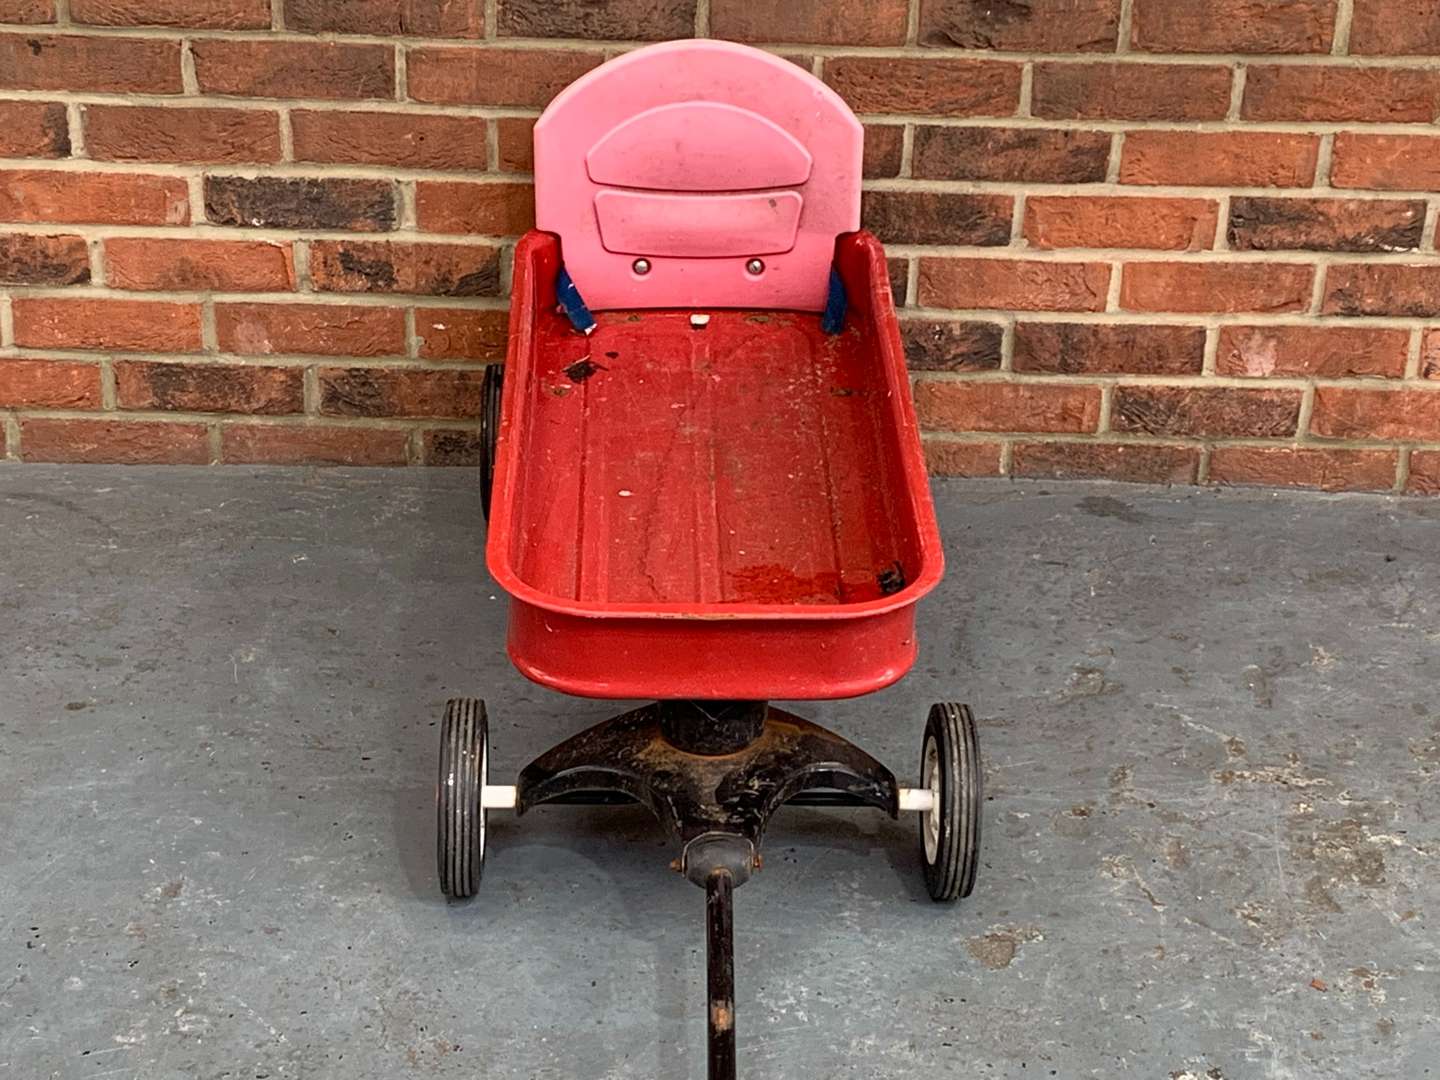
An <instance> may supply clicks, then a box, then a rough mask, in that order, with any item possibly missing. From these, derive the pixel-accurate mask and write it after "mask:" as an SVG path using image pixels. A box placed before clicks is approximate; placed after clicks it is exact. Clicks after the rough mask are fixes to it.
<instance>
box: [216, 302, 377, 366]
mask: <svg viewBox="0 0 1440 1080" xmlns="http://www.w3.org/2000/svg"><path fill="white" fill-rule="evenodd" d="M215 330H216V334H217V336H218V338H219V343H220V349H221V351H223V352H233V353H240V354H241V355H244V356H267V355H276V354H307V355H314V356H398V355H401V354H403V353H404V352H405V312H404V311H402V310H401V309H400V308H388V307H356V306H350V305H340V304H217V305H216V306H215Z"/></svg>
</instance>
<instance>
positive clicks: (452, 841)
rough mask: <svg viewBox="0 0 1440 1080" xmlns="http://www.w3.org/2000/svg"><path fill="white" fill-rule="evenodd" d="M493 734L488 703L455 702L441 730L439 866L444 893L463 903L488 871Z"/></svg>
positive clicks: (437, 794) (437, 808)
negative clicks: (486, 799)
mask: <svg viewBox="0 0 1440 1080" xmlns="http://www.w3.org/2000/svg"><path fill="white" fill-rule="evenodd" d="M489 758H490V735H489V729H488V726H487V724H486V721H485V703H484V702H483V701H481V700H479V699H478V698H451V699H450V700H449V701H448V702H446V703H445V723H444V724H443V725H442V726H441V729H440V775H439V782H438V783H437V784H436V787H435V814H436V840H437V843H436V861H437V865H438V868H439V871H440V888H441V889H442V890H444V893H445V895H446V896H448V897H450V898H452V899H455V900H463V899H466V898H467V897H471V896H474V895H475V892H476V890H477V889H479V887H480V871H481V870H482V869H483V868H484V866H485V810H484V809H483V808H482V807H481V805H480V793H481V791H482V790H483V789H484V787H485V780H486V778H487V776H488V775H489Z"/></svg>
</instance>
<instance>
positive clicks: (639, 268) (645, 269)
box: [630, 259, 650, 274]
mask: <svg viewBox="0 0 1440 1080" xmlns="http://www.w3.org/2000/svg"><path fill="white" fill-rule="evenodd" d="M630 269H632V270H634V271H635V272H636V273H637V274H648V273H649V272H650V260H649V259H636V260H635V261H634V262H633V263H631V264H630Z"/></svg>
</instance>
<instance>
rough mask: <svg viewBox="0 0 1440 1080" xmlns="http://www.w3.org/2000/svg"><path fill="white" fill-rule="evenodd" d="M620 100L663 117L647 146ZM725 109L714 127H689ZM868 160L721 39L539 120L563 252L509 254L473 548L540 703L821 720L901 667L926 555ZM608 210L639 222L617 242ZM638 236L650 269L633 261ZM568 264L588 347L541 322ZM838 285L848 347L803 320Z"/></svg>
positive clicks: (574, 94) (927, 568)
mask: <svg viewBox="0 0 1440 1080" xmlns="http://www.w3.org/2000/svg"><path fill="white" fill-rule="evenodd" d="M627 62H628V67H629V68H630V69H631V70H628V71H627V70H626V67H627ZM800 77H803V78H800ZM637 82H638V83H639V84H640V85H643V86H645V87H647V88H648V89H649V91H650V93H651V94H652V95H658V97H659V98H660V99H663V100H662V101H661V103H660V104H659V105H658V106H652V107H651V109H650V115H652V116H655V115H656V114H657V113H658V117H657V119H656V120H655V122H654V124H653V125H652V127H651V128H650V129H649V130H646V129H645V128H644V126H643V125H641V124H637V123H636V119H635V118H636V116H637V115H638V116H640V117H642V118H643V117H644V116H645V115H646V109H645V102H642V101H636V100H635V99H636V97H637V95H636V94H635V92H634V90H633V88H634V87H635V86H636V85H637ZM737 86H738V87H740V88H742V90H743V92H741V93H737V91H736V88H737ZM615 88H622V89H620V90H617V89H615ZM717 98H721V99H723V101H717ZM737 99H738V100H739V101H740V102H741V103H740V104H738V105H732V106H730V108H729V111H728V112H726V113H724V114H722V117H723V120H724V122H725V123H728V125H729V128H730V130H728V131H726V132H720V133H716V132H714V131H711V130H707V129H706V128H705V127H703V126H697V125H709V126H710V127H714V126H717V123H718V121H717V117H716V115H715V110H716V109H717V108H719V107H722V105H724V104H727V103H730V102H734V101H736V100H737ZM597 102H598V103H599V104H598V106H597V104H596V103H597ZM687 106H688V107H689V108H691V109H692V110H695V111H696V112H697V113H698V115H687V114H685V113H684V112H683V111H680V110H684V109H685V108H686V107H687ZM752 106H758V107H762V108H763V109H764V110H765V111H764V113H763V114H757V113H755V112H752V111H751V107H752ZM607 109H609V110H612V111H613V110H619V112H618V113H617V114H616V115H615V116H613V117H612V116H607V115H606V110H607ZM737 116H738V117H741V118H742V119H739V120H737V119H736V117H737ZM817 116H818V117H819V119H817ZM744 117H753V118H755V119H753V120H751V121H750V124H751V127H750V128H748V129H747V128H746V127H745V126H744V124H745V121H744V119H743V118H744ZM797 117H799V118H800V121H803V123H797V120H796V118H797ZM572 118H574V119H573V120H572ZM762 119H763V120H764V121H765V122H766V123H768V124H770V125H771V126H772V127H773V129H774V130H771V129H768V128H764V127H761V126H759V123H758V121H759V120H762ZM612 123H613V126H611V125H612ZM581 125H583V128H582V131H583V132H584V136H583V138H581V137H577V135H576V133H575V131H574V130H572V127H579V126H581ZM794 128H799V129H801V131H802V134H808V135H809V137H810V141H809V142H800V141H798V140H797V139H796V138H795V137H794V136H793V135H791V134H790V133H789V130H788V129H794ZM747 133H748V135H749V136H750V140H749V141H748V142H744V143H741V144H738V145H736V144H734V143H732V144H731V145H728V146H724V147H721V148H720V149H721V150H723V151H724V152H723V153H719V154H717V153H716V149H715V146H714V141H715V140H716V139H717V138H724V137H727V136H728V137H731V138H742V137H744V136H745V135H747ZM860 139H861V131H860V125H859V124H858V123H857V122H856V121H855V119H854V117H853V116H852V115H851V114H850V112H849V110H848V109H847V108H846V106H845V105H844V103H843V102H841V101H840V99H839V98H838V97H836V96H835V95H834V94H833V92H831V91H830V90H829V89H828V88H827V87H825V86H824V85H823V84H821V83H819V82H818V80H814V79H811V78H809V77H808V76H804V73H802V72H799V71H797V70H796V69H795V68H794V67H793V65H790V64H789V63H788V62H787V61H784V60H780V59H778V58H775V57H771V56H768V55H766V54H763V53H757V52H756V51H755V50H750V49H745V48H743V47H741V46H735V45H729V44H726V43H722V42H679V43H671V44H669V45H665V46H658V47H655V48H652V49H646V50H641V51H640V52H639V53H634V54H631V55H630V56H628V57H625V58H624V59H623V60H622V61H615V62H613V63H612V64H610V65H606V66H605V67H604V68H601V69H600V70H599V71H597V72H595V73H593V74H592V75H591V76H588V77H587V78H586V79H582V80H581V81H580V82H578V83H576V84H575V85H574V86H573V87H571V88H570V90H568V91H567V92H566V95H562V98H561V99H559V100H557V101H556V103H555V104H554V105H552V106H551V110H550V111H549V112H547V114H546V118H545V119H544V120H542V122H541V124H540V126H539V128H538V129H537V133H536V145H537V165H536V168H537V177H538V178H539V179H540V180H541V187H540V191H539V195H538V198H539V203H540V215H539V219H540V222H541V223H542V224H547V223H550V222H553V223H554V225H555V227H556V228H557V229H558V230H559V231H560V233H561V235H559V236H556V235H552V234H550V233H547V232H541V231H534V232H531V233H530V234H529V235H527V236H526V237H525V238H524V239H523V240H522V241H521V242H520V245H519V247H518V249H517V250H516V253H515V274H514V287H513V292H512V308H511V321H510V345H509V353H508V356H507V360H506V378H505V394H504V407H503V410H502V420H501V423H500V429H499V439H498V457H497V464H496V468H495V483H494V489H493V493H492V496H491V498H492V502H491V507H492V509H491V520H490V534H489V541H488V562H489V566H490V571H491V573H492V575H493V576H494V577H495V579H496V581H497V582H498V583H499V584H500V585H501V586H502V587H503V588H504V589H505V591H506V592H508V593H509V594H510V595H511V597H512V598H513V603H512V607H511V620H510V641H509V647H510V655H511V657H512V658H513V660H514V662H515V664H516V665H517V666H518V667H519V669H520V670H521V671H522V672H524V673H525V674H526V675H528V676H529V677H530V678H532V679H534V680H536V681H537V682H540V683H543V684H545V685H547V686H551V687H554V688H555V689H557V690H563V691H565V692H566V693H570V694H578V695H584V696H589V697H606V698H637V697H654V698H679V697H684V698H746V699H764V698H787V699H818V698H837V697H849V696H854V695H857V694H864V693H868V692H870V691H872V690H877V689H879V688H881V687H883V686H886V685H888V684H889V683H891V682H894V681H895V680H896V679H898V678H899V677H900V676H901V675H903V674H904V673H905V671H906V670H908V669H909V667H910V666H911V664H912V663H913V662H914V659H915V651H916V647H915V634H914V621H915V614H914V612H915V603H916V601H918V600H919V599H920V598H921V597H922V596H923V595H924V594H925V593H927V592H928V591H929V590H930V589H931V588H933V587H934V585H935V584H936V583H937V582H938V581H939V579H940V575H941V572H942V554H941V548H940V542H939V536H938V533H937V530H936V526H935V517H934V512H933V509H932V507H931V501H930V493H929V487H928V484H927V481H926V473H925V464H924V460H923V457H922V454H921V449H920V442H919V437H918V431H917V426H916V421H915V414H914V408H913V406H912V404H911V398H910V392H909V380H908V376H907V372H906V367H905V359H904V354H903V351H902V349H901V345H900V337H899V330H898V326H897V324H896V319H895V311H894V305H893V301H892V299H891V295H890V281H889V274H888V271H887V267H886V262H885V256H884V251H883V250H882V248H881V246H880V244H879V243H878V241H876V240H875V238H874V237H872V236H870V235H869V234H868V233H864V232H855V231H853V229H854V226H855V225H856V224H858V220H857V219H858V211H859V207H858V200H859V187H858V178H859V153H860ZM686 140H688V142H686ZM767 140H768V141H767ZM677 141H678V142H679V143H680V145H676V142H677ZM617 144H618V146H619V147H620V148H621V149H623V151H624V156H623V157H622V158H621V159H620V161H621V162H624V163H628V164H623V165H622V164H620V163H617V162H616V160H614V159H615V158H616V155H617V151H616V147H617ZM693 147H699V148H700V149H701V150H702V151H703V150H705V149H707V148H708V150H709V152H710V157H709V158H707V159H706V160H704V161H702V162H700V163H699V164H698V165H697V164H696V163H695V160H696V157H697V151H696V150H695V149H693ZM547 151H549V152H550V156H552V157H553V156H555V155H557V154H558V155H559V156H560V157H561V159H562V160H560V161H547V160H546V157H547ZM672 151H673V153H671V152H672ZM787 151H788V155H787ZM675 155H678V161H679V162H680V163H685V162H689V163H690V167H689V171H685V170H684V169H682V168H681V167H680V166H679V165H678V164H677V160H676V156H675ZM802 155H803V156H802ZM734 156H741V157H746V158H749V159H751V160H752V162H753V164H752V165H751V166H749V170H750V171H749V172H748V173H745V172H744V169H745V168H746V166H744V165H743V164H741V165H737V164H736V163H735V162H734V161H732V160H731V158H732V157H734ZM797 157H799V158H800V161H801V164H800V165H799V166H798V167H797V166H796V165H795V164H794V162H793V160H792V159H793V158H797ZM580 158H583V159H584V160H583V162H582V161H581V160H579V159H580ZM837 159H838V164H836V163H835V162H836V160H837ZM807 160H808V162H809V166H808V168H806V165H805V162H806V161H807ZM597 161H598V162H599V165H597V164H596V163H597ZM827 163H830V164H831V167H830V168H829V169H828V170H827V172H826V174H824V175H821V174H818V173H817V167H823V166H825V165H826V164H827ZM547 168H548V169H549V170H550V172H552V173H556V174H558V176H557V182H556V183H552V184H551V185H550V186H548V187H547V186H546V185H545V183H544V182H543V181H544V178H545V177H546V176H547V175H549V174H548V173H547V172H546V171H545V170H546V169H547ZM706 169H709V170H710V171H711V174H710V175H709V176H707V175H706V174H705V170H706ZM617 170H618V171H619V173H620V174H619V175H616V173H617ZM627 170H628V171H627ZM845 172H849V173H850V174H851V175H853V178H854V183H853V184H849V176H847V175H844V174H843V173H845ZM837 173H841V175H836V174H837ZM597 175H598V176H600V177H601V178H602V179H600V180H596V176H597ZM577 176H578V177H579V178H580V181H579V182H578V183H576V182H564V183H560V182H558V181H559V180H562V179H563V180H565V181H574V179H575V178H576V177H577ZM611 180H617V181H619V182H621V183H623V184H625V185H627V186H623V187H622V186H620V183H614V182H608V181H611ZM787 181H789V182H788V183H787ZM739 184H744V185H746V188H747V191H749V192H750V196H753V197H756V198H760V199H761V200H762V202H763V203H764V204H773V205H769V206H768V209H767V212H768V213H769V214H770V218H771V220H770V225H768V226H767V225H765V224H764V222H763V221H759V220H755V219H747V220H746V223H745V224H746V228H747V230H748V232H749V235H748V236H746V237H744V238H743V239H744V240H745V241H746V242H748V243H749V244H751V245H759V246H758V248H757V247H755V246H752V247H748V248H746V247H742V248H738V249H736V248H732V247H729V245H730V244H732V243H733V242H734V239H733V237H732V236H731V229H732V225H733V218H734V216H735V215H736V214H737V210H736V208H735V200H736V199H737V198H748V197H750V196H742V195H737V194H736V193H735V191H734V190H732V189H733V188H734V187H735V186H736V185H739ZM640 185H644V186H640ZM677 188H679V189H681V190H675V189H677ZM696 188H704V189H706V190H703V191H697V190H695V189H696ZM617 198H618V199H626V200H629V201H630V202H631V203H632V204H633V205H630V206H628V207H627V209H626V214H627V215H628V216H626V217H624V218H623V219H622V220H620V222H619V224H618V225H616V224H615V223H614V222H613V221H612V220H611V219H609V218H607V217H606V210H605V207H606V206H607V205H609V203H610V202H611V201H613V200H615V199H617ZM816 204H823V205H820V209H819V210H817V211H816V212H815V213H814V215H813V220H812V215H811V207H812V205H816ZM677 205H678V206H679V207H680V208H681V209H680V210H678V211H677V209H676V206H677ZM792 214H793V216H794V218H795V220H794V221H793V222H792V221H791V218H792ZM677 221H678V222H680V223H681V224H680V225H678V226H677V224H676V222H677ZM592 222H598V223H599V226H598V229H599V231H598V232H597V231H596V227H595V226H593V225H592ZM837 225H840V226H842V229H840V230H837V229H836V226H837ZM843 226H849V228H848V229H846V228H843ZM617 228H618V230H619V231H618V233H617V232H616V229H617ZM767 230H768V231H767ZM617 236H618V239H617ZM572 237H573V238H574V239H573V241H572ZM635 238H638V239H639V240H641V241H642V242H643V243H645V244H648V245H649V246H648V247H646V248H645V249H644V250H643V251H640V252H632V251H631V250H627V249H628V248H630V247H633V245H632V244H631V243H630V242H629V241H631V240H632V239H635ZM587 244H588V245H589V247H588V248H587V247H586V245H587ZM786 244H788V245H789V249H788V250H787V251H776V250H774V249H775V248H777V247H781V246H784V245H786ZM607 245H608V246H607ZM612 248H613V249H618V250H611V249H612ZM656 248H659V249H661V250H662V251H664V252H665V253H666V254H663V255H662V254H657V253H656V250H655V249H656ZM716 251H735V252H737V253H736V254H730V255H724V254H721V255H717V254H715V252H716ZM816 252H819V257H817V256H816ZM637 256H638V261H640V262H642V263H643V264H644V272H643V273H636V271H635V266H634V264H635V262H636V261H637ZM562 258H563V259H564V262H565V264H566V267H567V269H568V270H569V271H570V273H571V274H572V275H573V276H574V279H575V284H576V286H577V287H578V289H579V291H580V292H581V293H582V294H583V295H584V297H585V298H586V299H587V300H588V301H589V306H590V307H591V308H593V309H595V310H596V311H597V312H598V319H597V322H596V325H595V328H594V331H593V333H591V334H589V335H584V334H580V333H577V332H576V330H575V328H574V327H573V326H572V324H571V322H570V320H569V319H567V318H566V316H565V315H563V314H561V313H560V312H559V311H558V310H557V296H556V281H557V277H558V274H559V272H560V269H561V261H562ZM752 259H754V260H755V261H756V263H758V264H760V265H761V266H762V269H761V272H760V273H758V274H754V273H750V272H748V271H747V269H746V266H747V265H751V266H753V265H755V264H754V263H751V262H750V260H752ZM607 260H608V265H607ZM577 264H579V265H577ZM832 264H833V269H834V270H835V271H837V272H838V276H839V278H840V279H841V282H842V283H843V294H844V296H845V298H846V300H847V308H848V310H847V312H846V315H845V317H844V321H843V326H842V327H841V328H840V329H839V332H838V333H826V332H825V331H824V330H823V329H822V325H821V324H822V321H823V318H824V316H823V315H822V312H821V311H820V310H819V308H820V307H821V306H823V304H824V303H825V301H826V300H827V298H828V294H829V280H830V272H831V269H832ZM582 266H583V269H582V268H581V267H582ZM776 283H778V284H776ZM772 294H779V295H780V302H771V303H767V302H764V301H765V300H766V299H767V297H769V296H770V295H772ZM612 305H618V306H612ZM807 308H808V309H809V310H806V309H807ZM602 309H604V310H602ZM697 314H698V315H701V316H702V319H701V320H695V321H696V322H701V321H704V322H705V325H703V327H696V326H693V325H692V316H693V315H697Z"/></svg>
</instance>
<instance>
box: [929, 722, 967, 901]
mask: <svg viewBox="0 0 1440 1080" xmlns="http://www.w3.org/2000/svg"><path fill="white" fill-rule="evenodd" d="M920 786H921V787H922V788H928V789H929V791H930V792H931V795H932V796H933V800H934V801H933V805H932V807H931V809H929V810H927V811H925V812H924V813H922V814H921V815H920V859H921V861H922V863H923V864H924V867H925V888H926V889H927V890H929V893H930V899H932V900H935V901H937V902H940V903H949V902H950V901H952V900H956V899H959V898H960V897H962V896H969V895H970V893H971V892H972V891H973V890H974V888H975V873H976V871H977V870H978V869H979V865H980V804H981V801H982V790H981V788H982V781H981V778H980V745H979V742H978V740H977V739H976V735H975V717H974V714H972V713H971V712H970V706H968V705H956V704H953V703H951V702H942V703H941V704H939V705H932V706H931V707H930V716H929V718H928V719H927V720H926V721H925V742H924V745H923V748H922V749H921V752H920Z"/></svg>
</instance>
